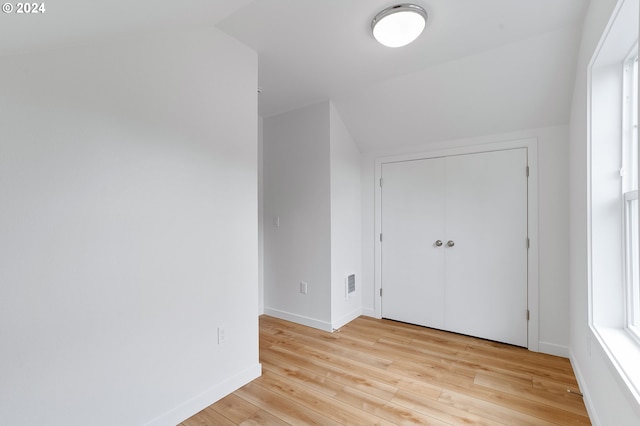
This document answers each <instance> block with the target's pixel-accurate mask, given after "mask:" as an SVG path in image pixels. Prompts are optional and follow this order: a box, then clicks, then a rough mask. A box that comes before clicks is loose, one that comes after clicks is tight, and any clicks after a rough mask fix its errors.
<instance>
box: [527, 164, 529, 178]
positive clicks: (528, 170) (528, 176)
mask: <svg viewBox="0 0 640 426" xmlns="http://www.w3.org/2000/svg"><path fill="white" fill-rule="evenodd" d="M527 177H529V166H527Z"/></svg>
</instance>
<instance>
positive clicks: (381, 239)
mask: <svg viewBox="0 0 640 426" xmlns="http://www.w3.org/2000/svg"><path fill="white" fill-rule="evenodd" d="M380 242H382V232H381V233H380Z"/></svg>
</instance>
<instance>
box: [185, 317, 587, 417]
mask: <svg viewBox="0 0 640 426" xmlns="http://www.w3.org/2000/svg"><path fill="white" fill-rule="evenodd" d="M260 362H261V363H262V368H263V374H262V376H261V377H260V378H258V379H256V380H254V381H253V382H251V383H249V384H248V385H246V386H244V387H242V388H241V389H239V390H237V391H236V392H234V393H233V394H231V395H229V396H227V397H225V398H223V399H222V400H220V401H218V402H216V403H215V404H213V405H211V406H209V407H207V408H206V409H204V410H203V411H201V412H200V413H198V414H196V415H195V416H193V417H191V418H189V419H188V420H185V421H184V422H183V423H181V426H203V425H216V426H218V425H220V426H223V425H287V424H289V425H303V424H315V425H347V424H348V425H374V424H381V425H390V424H397V425H401V424H402V425H404V424H426V425H469V424H471V425H509V426H513V425H588V424H591V423H590V421H589V418H588V416H587V412H586V410H585V406H584V403H583V401H582V398H581V397H580V395H579V392H580V391H579V389H578V386H577V383H576V379H575V376H574V374H573V371H572V369H571V365H570V363H569V361H568V360H567V359H564V358H559V357H554V356H550V355H544V354H539V353H533V352H529V351H528V350H526V349H523V348H517V347H513V346H509V345H505V344H501V343H496V342H490V341H486V340H482V339H478V338H474V337H468V336H461V335H458V334H453V333H447V332H443V331H439V330H433V329H429V328H424V327H418V326H413V325H408V324H403V323H398V322H394V321H389V320H377V319H374V318H369V317H360V318H357V319H356V320H354V321H352V322H351V323H349V324H347V325H346V326H344V327H343V328H341V329H340V330H339V331H336V332H335V333H327V332H322V331H319V330H315V329H312V328H309V327H305V326H301V325H298V324H294V323H290V322H287V321H282V320H279V319H275V318H271V317H267V316H262V317H261V318H260ZM569 391H571V392H569Z"/></svg>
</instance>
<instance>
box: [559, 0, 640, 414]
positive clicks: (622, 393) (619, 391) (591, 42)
mask: <svg viewBox="0 0 640 426" xmlns="http://www.w3.org/2000/svg"><path fill="white" fill-rule="evenodd" d="M616 3H617V2H616V1H615V0H593V1H591V2H590V4H589V9H588V11H587V15H586V18H585V22H584V26H583V32H582V42H581V46H580V54H579V59H578V66H577V72H576V79H575V86H574V92H573V102H572V109H571V124H570V217H571V221H570V246H571V250H570V278H571V279H570V294H571V316H570V325H571V348H570V349H571V360H572V363H573V366H574V370H575V371H576V374H577V376H578V379H579V381H580V384H581V386H582V391H583V392H584V394H585V403H586V405H587V409H588V410H589V414H590V416H591V420H592V422H593V424H595V425H603V426H604V425H621V426H626V425H629V426H631V425H637V424H639V423H640V406H638V403H637V402H636V401H635V400H634V399H633V397H632V396H631V394H630V393H629V391H628V390H626V387H625V384H624V383H622V381H621V380H620V379H619V378H617V377H616V373H615V369H614V368H613V366H612V365H611V363H610V362H609V360H608V359H607V357H606V355H605V353H604V352H603V351H602V349H601V346H600V345H599V344H598V343H597V342H596V341H595V340H594V338H593V335H592V333H591V331H590V329H589V305H588V291H589V290H588V269H587V266H588V263H587V261H588V253H587V235H588V230H587V214H588V213H587V200H588V199H587V189H588V185H587V162H588V150H587V141H588V122H587V89H588V87H587V72H588V66H589V62H590V60H591V58H592V56H593V54H594V52H595V50H596V47H597V44H598V42H599V40H600V38H601V36H602V34H603V32H604V30H605V27H606V25H607V22H608V21H609V17H610V16H611V13H612V11H613V10H614V7H615V6H616Z"/></svg>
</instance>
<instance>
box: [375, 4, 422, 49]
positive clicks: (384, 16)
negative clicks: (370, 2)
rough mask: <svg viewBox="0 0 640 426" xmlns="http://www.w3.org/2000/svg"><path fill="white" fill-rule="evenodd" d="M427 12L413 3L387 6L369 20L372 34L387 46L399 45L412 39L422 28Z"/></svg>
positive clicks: (405, 43) (404, 44) (403, 44)
mask: <svg viewBox="0 0 640 426" xmlns="http://www.w3.org/2000/svg"><path fill="white" fill-rule="evenodd" d="M426 23H427V12H426V11H425V10H424V9H423V8H421V7H420V6H417V5H415V4H409V3H402V4H398V5H395V6H391V7H388V8H386V9H384V10H383V11H382V12H380V13H378V14H377V15H376V17H375V18H373V21H371V30H372V31H373V36H374V37H375V39H376V40H378V42H380V43H381V44H383V45H385V46H387V47H401V46H406V45H407V44H409V43H411V42H412V41H414V40H415V39H416V38H418V36H419V35H420V34H421V33H422V31H423V30H424V26H425V25H426Z"/></svg>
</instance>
